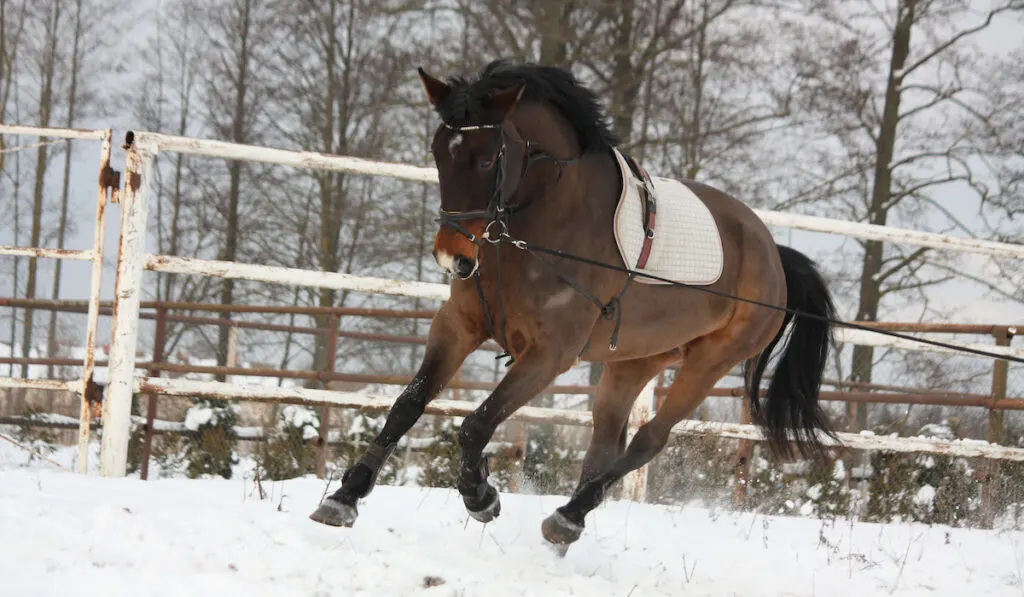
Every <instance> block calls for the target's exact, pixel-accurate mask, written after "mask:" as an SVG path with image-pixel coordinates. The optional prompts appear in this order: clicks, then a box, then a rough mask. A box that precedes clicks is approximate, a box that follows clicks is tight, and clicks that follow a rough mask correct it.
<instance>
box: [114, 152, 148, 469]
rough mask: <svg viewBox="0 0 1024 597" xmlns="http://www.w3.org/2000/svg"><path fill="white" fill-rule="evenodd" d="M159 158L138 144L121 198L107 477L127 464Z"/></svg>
mask: <svg viewBox="0 0 1024 597" xmlns="http://www.w3.org/2000/svg"><path fill="white" fill-rule="evenodd" d="M155 158H156V154H155V153H153V152H151V151H149V150H148V149H145V148H143V149H140V148H137V147H136V146H135V145H134V144H133V145H130V146H129V147H128V148H127V150H126V151H125V184H124V191H123V192H122V193H121V194H120V203H121V241H120V245H119V246H118V251H117V280H116V282H115V283H114V331H113V338H112V339H111V342H110V365H109V368H108V376H109V381H108V382H107V391H106V396H104V399H103V442H102V444H101V450H100V474H102V475H103V476H104V477H123V476H124V475H125V472H126V468H127V463H128V438H129V436H130V434H131V410H132V393H133V390H134V385H135V379H134V374H135V341H136V338H137V337H138V332H139V301H140V298H141V297H140V295H141V294H142V264H143V257H144V255H145V242H146V214H147V203H148V202H149V184H150V180H151V178H152V170H153V161H154V159H155Z"/></svg>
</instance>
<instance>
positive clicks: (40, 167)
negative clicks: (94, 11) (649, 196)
mask: <svg viewBox="0 0 1024 597" xmlns="http://www.w3.org/2000/svg"><path fill="white" fill-rule="evenodd" d="M60 9H61V3H60V2H55V3H54V4H53V8H52V11H51V12H50V15H49V19H48V22H47V39H46V42H47V46H46V48H45V49H44V52H45V54H44V55H43V57H42V58H43V60H42V64H41V66H42V68H41V70H40V73H39V74H40V78H41V79H42V88H41V89H40V92H39V126H41V127H48V126H50V113H51V111H52V110H53V77H54V70H55V66H56V62H57V26H58V24H59V23H60ZM40 141H41V142H45V141H46V139H45V138H42V139H40ZM46 154H47V151H46V146H45V145H42V146H40V147H39V149H38V150H37V152H36V176H35V184H34V186H33V191H32V232H31V240H30V241H29V243H30V246H32V247H38V246H39V240H40V237H41V236H42V235H41V232H42V219H43V189H44V186H45V184H44V183H45V177H46V165H47V162H46ZM36 266H37V263H36V258H35V257H29V259H28V278H27V279H26V281H25V298H27V299H34V298H35V297H36ZM32 319H33V312H32V309H25V324H24V326H23V328H22V341H21V342H22V344H21V352H22V355H23V356H25V357H29V356H31V352H32V349H31V347H32ZM28 369H29V366H28V365H27V364H26V365H22V367H21V375H22V377H28Z"/></svg>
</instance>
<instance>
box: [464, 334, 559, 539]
mask: <svg viewBox="0 0 1024 597" xmlns="http://www.w3.org/2000/svg"><path fill="white" fill-rule="evenodd" d="M574 361H575V355H573V354H572V353H566V354H565V355H561V356H560V355H552V354H550V353H548V352H544V351H541V350H531V351H527V352H526V353H524V354H522V355H520V356H519V357H518V358H517V359H516V361H515V363H513V364H512V367H511V368H509V370H508V373H507V374H506V375H505V377H504V378H503V379H502V380H501V382H500V383H499V384H498V387H497V388H495V390H494V393H492V394H491V395H490V396H489V397H488V398H487V399H486V400H484V401H483V402H482V403H481V404H480V406H479V407H477V409H476V410H475V411H473V412H472V413H471V414H470V415H469V416H467V417H466V418H465V420H464V421H463V422H462V427H461V428H460V429H459V446H460V447H461V448H462V463H461V466H460V468H459V482H458V489H459V493H460V494H462V501H463V503H464V504H465V505H466V509H467V510H468V511H469V514H470V516H472V517H473V518H475V519H477V520H479V521H480V522H489V521H491V520H493V519H494V518H495V517H496V516H498V513H499V512H500V510H501V505H500V502H499V500H498V492H497V490H495V489H494V487H492V486H491V485H490V484H489V483H487V461H486V459H485V458H484V456H483V450H484V447H485V446H486V445H487V443H488V442H489V441H491V437H493V436H494V432H495V430H497V428H498V425H500V424H501V423H502V422H503V421H505V420H506V419H508V418H509V417H510V416H512V413H514V412H516V411H517V410H519V409H520V408H521V407H522V406H523V405H525V404H526V403H528V402H529V401H530V400H531V399H532V398H533V397H534V396H536V395H537V394H538V393H539V392H540V391H541V390H543V389H544V388H546V387H547V386H548V385H550V384H551V382H553V381H554V380H555V378H556V377H558V375H559V374H560V373H561V372H563V371H565V370H567V369H568V368H569V367H570V366H572V364H573V362H574Z"/></svg>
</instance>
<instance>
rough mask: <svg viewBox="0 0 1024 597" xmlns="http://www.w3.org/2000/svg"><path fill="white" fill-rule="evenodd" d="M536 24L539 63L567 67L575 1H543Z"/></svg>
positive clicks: (568, 65)
mask: <svg viewBox="0 0 1024 597" xmlns="http://www.w3.org/2000/svg"><path fill="white" fill-rule="evenodd" d="M543 6H544V8H543V9H542V10H541V14H540V15H538V16H539V17H540V19H539V22H538V25H539V27H538V28H539V30H540V63H541V64H548V65H551V66H560V67H563V68H568V67H570V66H571V65H570V64H569V38H570V36H571V35H570V21H569V19H570V18H571V17H572V13H573V9H574V8H575V2H571V1H565V0H563V1H562V2H545V3H543Z"/></svg>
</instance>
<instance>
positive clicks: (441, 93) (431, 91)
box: [416, 68, 452, 108]
mask: <svg viewBox="0 0 1024 597" xmlns="http://www.w3.org/2000/svg"><path fill="white" fill-rule="evenodd" d="M416 70H417V71H419V73H420V82H421V83H423V90H424V91H426V92H427V99H428V100H430V105H432V106H434V107H435V108H436V107H437V106H438V104H440V103H441V102H443V101H444V100H445V98H447V97H448V94H449V93H451V92H452V88H451V86H449V85H448V84H447V83H445V82H444V81H442V80H440V79H437V78H434V77H432V76H430V75H428V74H427V71H425V70H423V69H422V68H417V69H416Z"/></svg>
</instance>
